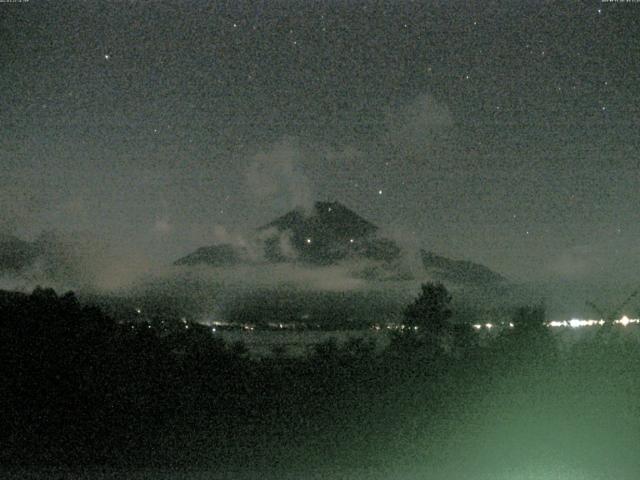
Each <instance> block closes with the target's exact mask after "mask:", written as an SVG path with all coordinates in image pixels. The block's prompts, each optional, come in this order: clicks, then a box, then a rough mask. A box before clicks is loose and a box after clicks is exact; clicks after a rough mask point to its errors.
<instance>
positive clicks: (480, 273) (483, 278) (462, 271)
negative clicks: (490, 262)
mask: <svg viewBox="0 0 640 480" xmlns="http://www.w3.org/2000/svg"><path fill="white" fill-rule="evenodd" d="M420 256H421V259H422V264H423V266H424V268H425V270H426V271H427V273H428V274H429V275H430V276H431V277H433V278H435V279H436V280H439V281H442V282H445V283H447V282H452V283H458V284H477V285H486V284H496V283H503V282H506V278H504V277H503V276H502V275H500V274H498V273H496V272H494V271H493V270H491V269H489V268H487V267H485V266H484V265H480V264H478V263H473V262H469V261H467V260H451V259H449V258H446V257H441V256H439V255H436V254H434V253H433V252H427V251H424V250H420Z"/></svg>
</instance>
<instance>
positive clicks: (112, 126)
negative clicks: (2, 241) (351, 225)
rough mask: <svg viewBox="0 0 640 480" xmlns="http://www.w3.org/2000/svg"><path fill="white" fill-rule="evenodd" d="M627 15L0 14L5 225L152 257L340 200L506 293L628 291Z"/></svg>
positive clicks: (364, 6)
mask: <svg viewBox="0 0 640 480" xmlns="http://www.w3.org/2000/svg"><path fill="white" fill-rule="evenodd" d="M639 22H640V3H600V2H581V3H578V2H539V1H526V2H525V1H518V2H515V1H501V2H486V1H484V2H456V1H442V2H401V1H393V2H365V1H361V2H357V1H349V2H346V1H344V2H338V1H322V2H320V1H282V2H278V1H262V2H259V1H256V2H242V1H236V0H234V1H229V2H209V3H205V2H178V1H174V2H159V1H158V2H124V1H118V2H97V1H91V2H60V1H55V2H44V1H39V0H30V1H29V2H23V3H4V2H3V3H0V65H1V69H2V70H1V72H2V74H1V75H0V92H1V95H0V122H1V124H2V128H1V130H0V208H1V209H2V210H1V211H2V215H1V216H0V217H1V219H2V222H1V223H2V225H1V226H2V228H3V229H4V230H10V231H13V232H14V233H17V234H19V235H20V236H23V237H27V238H33V237H35V236H37V235H38V234H39V232H41V231H42V230H43V229H57V230H62V231H66V232H69V231H83V232H91V233H92V234H94V235H96V236H99V237H103V238H104V239H106V240H107V241H108V242H110V243H112V244H113V245H116V246H117V248H122V249H129V250H136V251H140V252H144V254H145V255H149V256H153V257H154V258H156V259H157V260H158V261H160V262H165V261H166V262H168V261H170V260H173V259H175V258H177V257H179V256H181V255H183V254H185V253H187V252H188V251H190V250H191V249H193V248H195V247H197V246H201V245H205V244H210V243H212V242H213V241H216V240H220V239H222V238H223V237H225V236H228V235H236V234H239V233H242V232H246V231H248V230H250V229H252V228H253V227H255V226H258V225H261V224H264V223H266V222H268V221H270V220H271V219H272V218H273V217H274V216H276V215H279V214H283V213H285V212H286V211H287V210H288V209H290V208H292V207H294V206H295V205H298V204H302V205H309V204H311V203H312V202H313V201H314V200H337V201H340V202H342V203H344V204H345V205H347V206H348V207H349V208H351V209H353V210H354V211H356V212H358V213H359V214H361V215H362V216H364V217H365V218H367V219H368V220H370V221H373V222H374V223H376V224H377V225H379V226H381V227H382V228H383V229H384V230H386V231H387V232H388V233H389V234H390V235H392V236H395V237H396V238H399V239H402V240H404V241H405V242H406V243H408V244H411V245H416V246H421V247H424V248H427V249H431V250H434V251H435V252H437V253H440V254H445V255H449V256H452V257H455V258H467V259H472V260H475V261H478V262H481V263H485V264H487V265H489V266H490V267H492V268H494V269H495V270H498V271H500V272H502V273H504V274H506V275H508V276H511V277H512V278H520V279H526V278H535V279H545V278H567V279H589V278H596V277H598V278H602V277H603V276H611V275H623V276H625V277H626V278H627V279H633V278H635V277H636V276H637V272H638V271H639V268H640V261H638V254H639V253H640V242H639V240H638V238H639V237H640V222H639V220H640V209H639V208H638V205H639V204H640V188H638V185H639V180H640V170H639V164H638V147H639V145H640V134H639V133H638V126H639V125H640V110H639V105H638V100H639V99H640V91H639V90H640V61H639V60H640V36H639V35H640V32H639V31H638V25H639V24H640V23H639Z"/></svg>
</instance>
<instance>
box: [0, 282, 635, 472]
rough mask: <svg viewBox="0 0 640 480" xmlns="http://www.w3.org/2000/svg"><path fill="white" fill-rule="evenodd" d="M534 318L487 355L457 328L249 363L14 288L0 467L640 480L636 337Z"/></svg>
mask: <svg viewBox="0 0 640 480" xmlns="http://www.w3.org/2000/svg"><path fill="white" fill-rule="evenodd" d="M529 320H531V321H530V322H528V323H526V322H520V323H518V324H517V325H516V328H514V329H513V330H510V331H507V332H505V333H504V334H503V335H501V336H499V337H498V338H496V339H495V340H494V341H493V342H492V343H491V344H490V345H488V346H483V347H479V346H478V345H477V343H476V342H475V337H474V336H473V334H472V332H469V331H468V330H466V329H464V328H458V329H452V330H451V331H449V332H447V336H446V338H445V339H444V340H443V339H442V338H438V339H433V338H431V337H426V336H424V335H423V336H419V335H416V334H410V335H409V334H407V335H402V336H398V337H397V338H394V339H393V341H392V342H391V345H390V346H389V348H388V349H386V350H385V351H384V352H377V351H376V350H375V349H374V348H373V347H372V345H370V344H368V343H367V342H365V341H359V340H353V341H351V342H348V343H346V344H344V345H337V344H335V343H325V344H322V345H319V346H317V348H316V349H315V351H314V352H313V353H312V354H310V355H309V356H308V357H305V358H290V357H288V356H287V355H286V352H274V355H273V356H272V357H270V358H266V359H261V360H255V359H251V358H249V357H248V355H247V352H246V350H245V349H243V347H242V345H225V344H223V343H221V342H220V341H218V340H216V339H215V337H213V336H211V335H210V332H209V331H208V329H204V328H203V329H200V328H198V327H197V326H192V328H184V326H183V327H182V328H176V329H175V331H173V332H169V333H167V331H163V332H162V333H161V332H159V331H158V330H157V329H156V328H155V327H152V326H150V325H136V326H135V327H133V328H132V325H128V324H119V323H117V322H115V321H114V320H113V319H110V318H107V317H105V316H104V315H102V314H101V313H100V312H99V311H98V310H95V309H92V308H86V307H82V306H80V305H79V304H78V303H77V301H76V300H75V298H74V297H73V296H70V295H69V296H63V297H57V296H56V295H55V294H53V292H48V291H38V292H35V293H34V294H33V295H31V296H22V295H9V294H5V295H3V296H2V299H1V300H0V321H1V323H0V342H1V343H2V345H1V347H2V348H1V353H0V356H1V358H0V368H1V375H2V388H3V395H2V397H1V399H0V402H1V405H0V406H1V409H2V412H3V416H2V428H1V431H0V444H1V445H2V449H1V451H0V461H1V463H2V465H3V466H4V470H3V471H2V472H0V474H2V478H71V479H75V478H77V479H84V478H87V479H111V478H123V477H126V478H134V479H138V478H139V479H165V478H166V479H174V478H184V479H201V478H202V479H205V478H207V479H216V478H225V479H226V478H234V479H236V478H237V479H243V478H258V477H260V478H265V479H269V478H285V479H287V478H300V479H305V478H309V479H315V478H328V479H338V478H345V479H346V478H354V479H360V478H363V479H364V478H373V479H377V478H381V479H382V478H398V479H405V478H406V479H413V478H416V479H417V478H434V479H440V478H442V479H456V478H465V479H466V478H468V479H498V480H499V479H502V478H504V479H510V480H514V479H516V480H517V479H534V478H535V479H563V480H565V479H568V480H571V479H573V478H576V479H579V478H580V479H587V480H589V479H592V478H593V479H600V478H603V479H604V478H616V479H620V478H623V479H624V478H629V479H632V478H633V479H635V478H638V475H640V455H638V454H639V453H640V375H639V373H640V348H639V347H640V345H638V344H637V343H636V341H635V340H632V339H631V338H630V336H629V335H627V334H626V330H625V329H624V328H623V327H610V328H604V329H602V331H601V332H600V333H599V334H598V335H596V336H595V337H594V338H591V339H589V340H585V341H582V342H578V343H576V344H575V345H573V346H571V348H568V349H567V348H560V346H559V345H557V342H556V340H554V338H553V337H552V336H551V335H550V334H549V332H548V329H546V328H545V327H543V326H541V325H539V324H538V323H536V318H531V319H529ZM178 327H179V325H178ZM630 328H635V327H630Z"/></svg>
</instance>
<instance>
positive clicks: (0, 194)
mask: <svg viewBox="0 0 640 480" xmlns="http://www.w3.org/2000/svg"><path fill="white" fill-rule="evenodd" d="M38 211H39V202H38V200H37V199H36V197H35V195H33V194H30V193H28V192H27V190H26V189H23V188H21V187H19V186H17V185H15V184H8V183H7V184H0V212H2V213H1V214H0V232H4V233H14V232H15V231H16V229H18V228H19V227H20V226H22V225H25V224H26V223H27V222H28V221H30V220H32V219H33V217H34V216H35V215H36V214H37V213H38Z"/></svg>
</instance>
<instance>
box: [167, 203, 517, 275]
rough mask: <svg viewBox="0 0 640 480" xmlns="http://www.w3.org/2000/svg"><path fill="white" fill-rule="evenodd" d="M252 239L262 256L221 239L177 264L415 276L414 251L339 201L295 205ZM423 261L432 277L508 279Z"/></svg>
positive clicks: (427, 256) (440, 260) (425, 257)
mask: <svg viewBox="0 0 640 480" xmlns="http://www.w3.org/2000/svg"><path fill="white" fill-rule="evenodd" d="M250 241H251V242H252V243H253V244H254V246H256V247H257V249H258V250H260V251H261V252H262V255H260V256H259V257H258V258H259V260H256V257H255V256H254V257H250V256H249V254H248V250H247V249H246V248H244V247H237V246H234V245H230V244H219V245H213V246H209V247H202V248H199V249H198V250H196V251H195V252H193V253H191V254H189V255H187V256H186V257H183V258H181V259H179V260H178V261H176V262H175V264H176V265H209V266H214V267H223V266H232V265H243V264H244V265H246V264H251V263H256V262H257V261H258V262H259V263H262V264H264V263H267V264H283V263H293V264H297V265H306V266H307V267H310V268H311V267H314V266H316V267H319V266H331V265H346V264H348V265H350V266H351V267H352V268H351V269H352V273H353V274H354V276H356V277H358V278H362V279H365V280H380V279H393V280H398V279H404V280H408V279H410V278H411V274H410V273H409V272H408V271H407V270H406V269H403V268H401V267H402V264H403V262H402V260H403V259H406V258H407V256H408V255H409V252H404V251H403V250H402V249H401V248H400V246H399V245H398V244H397V243H396V242H394V241H393V240H390V239H388V238H385V237H384V236H382V235H381V234H380V230H379V228H378V227H377V226H376V225H374V224H372V223H371V222H369V221H367V220H365V219H364V218H362V217H360V216H359V215H358V214H356V213H354V212H353V211H351V210H350V209H348V208H347V207H345V206H344V205H342V204H340V203H338V202H316V203H315V205H314V208H313V209H312V211H310V212H305V211H303V210H301V209H298V210H292V211H290V212H288V213H286V214H285V215H283V216H281V217H279V218H276V219H275V220H273V221H272V222H270V223H267V224H265V225H263V226H261V227H259V228H258V229H257V230H256V231H255V234H254V238H252V239H250ZM419 261H421V263H422V266H423V267H424V273H425V276H426V277H428V278H431V279H434V280H439V281H443V282H445V283H452V284H460V285H464V284H478V285H486V284H497V283H503V282H505V281H506V280H505V278H504V277H502V276H501V275H499V274H497V273H495V272H493V271H492V270H490V269H489V268H487V267H485V266H483V265H479V264H476V263H472V262H468V261H462V260H451V259H448V258H446V257H441V256H438V255H435V254H433V253H431V252H426V251H424V250H421V251H420V252H419ZM405 263H406V262H405Z"/></svg>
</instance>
